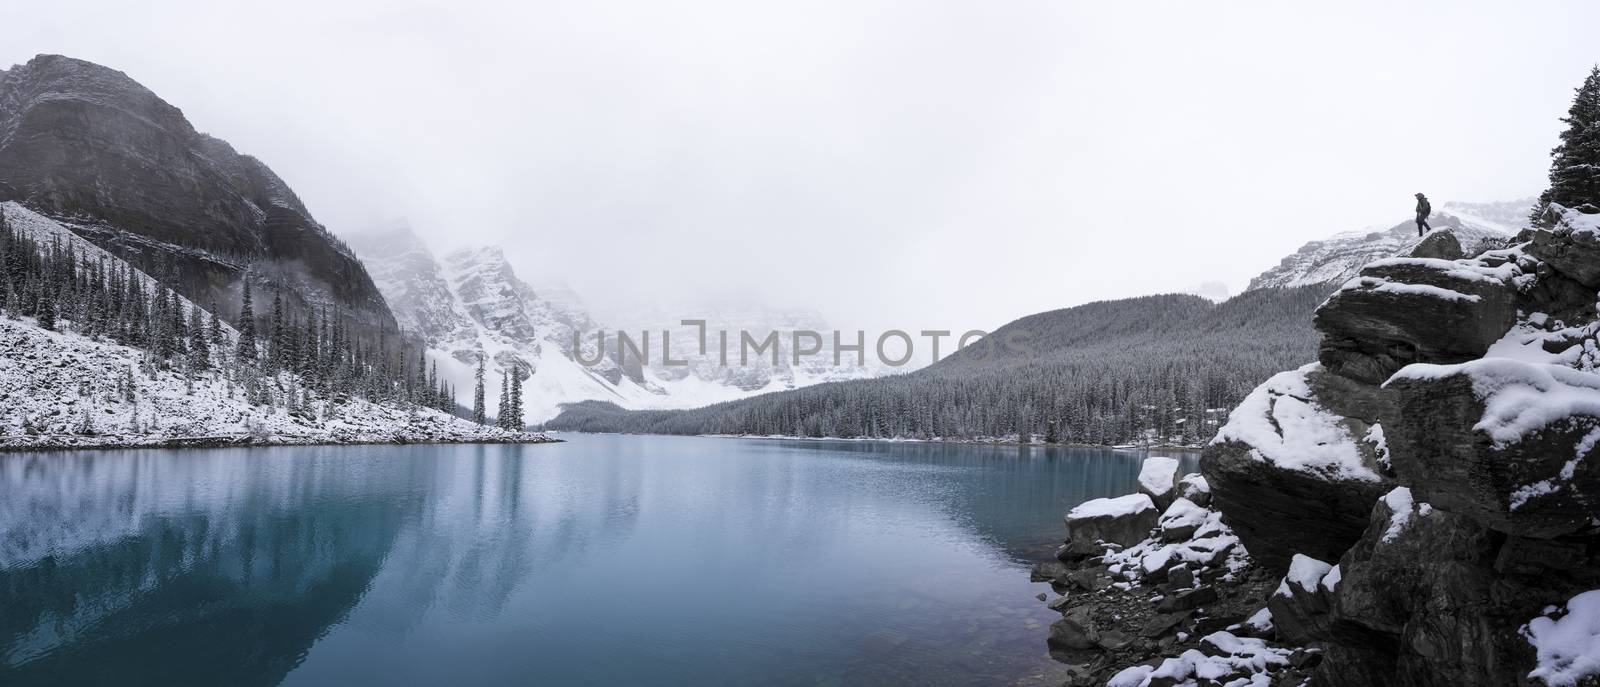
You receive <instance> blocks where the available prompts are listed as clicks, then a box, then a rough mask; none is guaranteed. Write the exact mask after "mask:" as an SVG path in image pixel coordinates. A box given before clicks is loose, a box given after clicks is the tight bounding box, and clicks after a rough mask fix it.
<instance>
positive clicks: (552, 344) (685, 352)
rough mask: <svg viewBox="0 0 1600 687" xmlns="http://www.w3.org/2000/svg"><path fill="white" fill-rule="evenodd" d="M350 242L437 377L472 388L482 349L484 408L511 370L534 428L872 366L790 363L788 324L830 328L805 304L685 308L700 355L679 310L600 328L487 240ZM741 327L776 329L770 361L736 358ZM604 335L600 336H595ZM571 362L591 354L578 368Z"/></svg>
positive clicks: (841, 375) (387, 236) (396, 235)
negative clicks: (580, 411)
mask: <svg viewBox="0 0 1600 687" xmlns="http://www.w3.org/2000/svg"><path fill="white" fill-rule="evenodd" d="M351 243H352V245H353V246H354V247H355V249H356V251H357V253H358V254H359V255H360V256H361V258H362V260H363V261H364V262H365V263H366V265H367V268H368V270H369V271H370V272H371V274H372V275H373V278H374V280H375V281H376V283H377V284H378V288H379V289H380V290H381V291H382V292H383V294H384V296H385V298H386V299H387V300H388V302H389V305H390V307H391V308H392V309H393V310H394V312H395V317H396V319H397V320H398V321H399V323H400V326H401V329H402V331H405V332H407V333H408V334H411V335H413V336H416V337H417V338H418V339H420V340H422V341H423V342H425V343H426V345H427V347H428V351H429V357H430V358H431V359H433V360H434V361H436V362H437V363H438V365H439V377H440V378H441V379H444V380H448V381H449V382H451V383H453V384H454V385H455V386H456V388H458V389H472V388H473V387H474V385H475V383H476V382H475V379H474V378H475V375H476V371H477V364H478V359H479V356H480V355H482V356H484V360H485V372H486V375H485V377H486V379H487V380H488V381H487V382H486V383H485V396H486V399H487V400H486V406H487V407H489V408H495V407H498V403H499V396H500V388H499V382H498V380H499V379H500V378H501V376H502V374H503V373H505V372H507V371H510V370H516V371H518V373H519V374H522V375H524V376H525V380H526V381H524V382H523V407H524V408H525V409H526V419H527V421H528V422H530V423H534V424H537V423H540V422H543V421H545V420H548V419H550V418H553V417H555V416H556V415H557V414H558V413H559V412H560V410H561V405H562V404H565V403H574V402H578V401H608V402H611V403H614V404H616V405H618V406H620V407H623V408H629V409H672V408H694V407H700V406H704V405H709V404H712V403H718V402H722V401H729V400H734V399H738V398H744V397H747V396H751V395H754V394H758V393H764V392H767V391H778V390H783V389H792V388H796V387H799V386H806V385H810V384H816V383H819V382H824V381H832V380H837V379H850V378H859V377H864V376H871V375H873V374H876V373H877V368H872V367H856V366H853V365H844V366H840V367H838V368H835V367H834V366H833V365H832V358H831V356H828V355H818V356H809V357H806V358H804V359H803V360H802V362H801V364H799V365H795V364H793V362H792V356H791V352H792V350H791V346H790V344H789V338H788V336H787V333H788V332H790V331H792V330H794V329H812V330H816V331H828V326H827V323H826V322H825V321H824V320H823V319H822V318H821V317H820V316H818V315H816V314H815V313H811V312H806V311H772V310H768V309H762V308H759V307H754V306H749V305H739V306H731V305H726V304H724V305H719V306H712V307H701V308H695V309H690V310H685V311H684V312H692V313H693V314H694V315H695V316H696V317H699V318H703V319H705V320H706V322H707V325H706V326H707V329H708V332H707V338H708V339H709V341H708V346H707V349H706V351H705V352H704V353H702V352H701V351H700V346H699V334H700V330H699V328H698V327H695V326H687V325H683V324H682V323H681V320H682V319H683V316H682V315H675V316H667V315H665V314H663V313H662V312H660V311H641V312H634V313H629V314H627V315H625V316H624V319H625V323H623V324H620V325H617V326H612V325H607V324H604V323H602V322H600V321H598V320H597V318H595V317H594V316H593V315H592V314H591V313H590V311H589V309H588V307H587V306H586V305H585V304H584V301H583V299H582V297H581V296H579V294H577V293H576V292H574V291H573V290H572V289H570V288H568V287H566V286H565V285H562V284H541V285H540V286H539V287H537V288H535V287H533V286H531V285H530V284H529V283H528V282H527V281H525V280H524V279H522V278H521V277H520V276H519V275H518V274H517V273H516V270H515V269H513V268H512V266H511V264H510V262H509V261H507V259H506V256H505V254H504V252H503V251H502V250H501V249H499V248H497V247H492V246H490V247H482V248H474V249H463V250H457V251H454V252H451V253H448V254H446V255H444V256H442V257H437V256H435V255H434V254H433V253H432V252H431V251H430V250H429V249H428V248H427V246H426V245H425V244H424V243H423V242H422V241H421V240H420V239H418V238H417V236H416V235H415V234H414V233H413V232H412V231H411V230H410V228H409V227H407V226H406V225H404V224H403V223H397V224H394V225H391V226H388V227H384V228H382V229H379V230H376V231H373V232H370V233H367V234H364V235H360V236H356V237H354V238H353V239H352V241H351ZM663 330H665V331H667V332H668V335H667V336H668V337H669V339H670V341H671V342H672V343H671V345H672V348H671V355H672V358H673V359H674V361H677V360H679V359H682V360H684V361H686V363H687V364H686V365H683V366H678V365H664V364H663V362H662V352H663V351H662V348H661V346H662V344H661V340H662V339H661V333H662V331H663ZM718 331H727V332H729V333H730V336H731V337H733V338H732V340H731V343H730V355H729V357H730V364H727V365H724V364H722V362H721V360H720V353H719V349H718V344H717V336H718ZM740 331H747V332H750V333H751V335H752V336H755V337H757V338H758V339H759V338H764V337H765V336H766V335H767V334H769V333H771V332H775V331H776V332H779V333H780V336H779V341H780V345H779V348H780V354H779V362H778V364H777V365H773V364H772V361H771V358H770V354H768V356H767V357H764V358H763V359H762V360H760V361H757V360H751V361H749V364H748V365H740V364H738V348H737V346H738V336H739V332H740ZM602 332H603V333H604V336H605V339H604V343H603V344H601V343H600V341H599V339H598V337H597V335H598V334H599V333H602ZM619 332H623V333H626V335H627V336H629V338H630V339H631V340H632V341H634V342H635V343H638V342H639V341H640V340H641V339H642V338H644V337H645V336H646V333H647V332H648V338H649V340H650V341H649V348H648V349H647V350H646V351H645V352H646V353H647V358H648V362H645V363H641V361H640V360H639V357H638V356H637V355H635V354H634V353H633V352H632V349H626V351H625V352H624V353H623V354H620V355H619V344H618V338H617V337H618V333H619ZM575 342H577V343H576V344H575ZM580 360H581V361H591V362H592V361H598V362H595V363H594V364H592V365H585V364H583V363H582V362H580ZM619 361H621V362H620V364H619Z"/></svg>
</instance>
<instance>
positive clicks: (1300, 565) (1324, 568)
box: [1267, 554, 1339, 644]
mask: <svg viewBox="0 0 1600 687" xmlns="http://www.w3.org/2000/svg"><path fill="white" fill-rule="evenodd" d="M1333 570H1335V568H1334V566H1331V565H1329V564H1327V563H1324V562H1322V561H1319V560H1317V559H1315V558H1311V557H1309V556H1302V555H1299V554H1296V555H1295V557H1294V559H1293V560H1291V561H1290V563H1289V572H1288V573H1286V574H1285V575H1284V576H1283V582H1282V583H1280V584H1279V585H1278V589H1277V590H1276V591H1274V592H1273V593H1272V596H1270V597H1267V609H1268V610H1269V611H1270V612H1271V614H1272V619H1273V625H1274V627H1275V628H1276V632H1277V638H1278V640H1279V641H1285V642H1291V643H1294V644H1310V643H1312V642H1315V641H1318V640H1320V639H1322V638H1324V637H1326V636H1327V633H1328V623H1329V617H1328V609H1329V602H1330V600H1331V598H1332V593H1331V591H1332V589H1331V588H1332V587H1334V586H1336V584H1337V580H1338V579H1339V578H1338V575H1337V574H1336V573H1334V572H1333ZM1330 575H1333V576H1334V581H1335V582H1334V584H1329V585H1324V584H1323V580H1324V579H1326V578H1327V577H1328V576H1330Z"/></svg>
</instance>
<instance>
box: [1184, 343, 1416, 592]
mask: <svg viewBox="0 0 1600 687" xmlns="http://www.w3.org/2000/svg"><path fill="white" fill-rule="evenodd" d="M1352 384H1353V382H1350V381H1349V380H1345V379H1343V378H1339V377H1336V376H1333V375H1330V374H1328V373H1327V372H1325V371H1324V370H1323V369H1322V367H1321V366H1320V365H1318V364H1311V365H1307V366H1305V367H1302V368H1300V369H1298V370H1293V371H1289V372H1283V373H1280V374H1277V375H1274V376H1273V377H1272V378H1271V379H1268V380H1267V381H1266V382H1264V383H1262V384H1261V385H1260V386H1258V387H1257V388H1256V389H1255V390H1254V391H1252V392H1251V393H1250V394H1249V395H1248V396H1246V398H1245V400H1244V401H1243V402H1242V403H1241V404H1240V405H1239V407H1238V408H1236V409H1234V411H1233V413H1232V414H1230V415H1229V416H1228V422H1227V424H1225V425H1223V427H1222V429H1221V430H1220V431H1219V432H1218V433H1217V436H1216V438H1215V439H1214V440H1213V441H1212V442H1211V445H1210V446H1208V447H1207V448H1206V451H1205V455H1204V456H1202V457H1201V460H1200V468H1201V470H1202V472H1203V473H1204V475H1205V479H1206V481H1207V484H1208V486H1209V487H1210V488H1211V506H1212V507H1213V508H1217V509H1219V510H1221V511H1223V512H1225V513H1227V515H1228V518H1229V525H1231V526H1232V527H1233V529H1234V530H1235V531H1236V532H1238V534H1239V537H1240V539H1241V540H1242V541H1243V543H1244V545H1245V546H1246V547H1248V548H1249V549H1250V552H1251V554H1252V555H1254V556H1256V557H1257V559H1258V560H1260V561H1262V562H1263V563H1264V564H1266V565H1267V566H1268V567H1271V568H1274V569H1278V570H1283V569H1285V568H1286V567H1287V566H1288V564H1289V559H1290V557H1291V556H1293V555H1294V554H1295V553H1305V554H1307V555H1311V556H1313V557H1316V558H1322V559H1333V558H1337V557H1338V556H1339V554H1340V553H1341V552H1343V551H1344V549H1345V548H1348V547H1349V546H1350V544H1353V543H1354V542H1355V541H1356V540H1357V539H1359V538H1360V537H1361V532H1362V531H1363V530H1364V529H1365V528H1366V524H1367V516H1368V514H1370V513H1371V511H1372V502H1373V501H1375V500H1377V498H1378V497H1379V496H1381V495H1382V494H1383V493H1384V492H1386V491H1388V490H1389V488H1391V487H1392V486H1393V484H1392V482H1391V481H1390V480H1389V478H1388V477H1386V476H1384V475H1383V474H1381V473H1379V472H1378V461H1377V455H1378V454H1377V445H1376V444H1375V443H1374V442H1372V441H1371V440H1370V437H1371V432H1370V428H1369V426H1368V421H1369V420H1370V421H1376V416H1377V415H1378V413H1379V412H1380V411H1381V406H1382V405H1383V404H1384V401H1383V400H1382V399H1374V398H1370V397H1372V396H1373V395H1374V394H1372V393H1370V392H1367V391H1364V390H1361V389H1356V390H1350V389H1348V388H1347V387H1349V386H1351V385H1352ZM1330 406H1333V407H1338V408H1340V411H1335V410H1333V409H1332V407H1330ZM1349 414H1356V415H1359V416H1361V417H1367V418H1368V420H1363V419H1360V418H1359V417H1350V416H1349Z"/></svg>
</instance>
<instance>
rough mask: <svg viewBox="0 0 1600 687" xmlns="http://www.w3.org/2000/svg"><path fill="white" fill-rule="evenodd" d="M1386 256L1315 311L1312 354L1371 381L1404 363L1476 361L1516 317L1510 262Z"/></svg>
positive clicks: (1513, 273) (1332, 368) (1331, 368)
mask: <svg viewBox="0 0 1600 687" xmlns="http://www.w3.org/2000/svg"><path fill="white" fill-rule="evenodd" d="M1494 262H1497V261H1486V260H1438V259H1432V258H1391V259H1388V260H1379V261H1377V262H1373V263H1371V264H1369V265H1367V266H1366V267H1365V268H1362V270H1361V273H1360V274H1359V275H1358V276H1356V278H1354V279H1351V280H1350V281H1349V282H1346V283H1345V284H1344V286H1342V287H1340V289H1339V291H1337V292H1335V293H1334V294H1333V295H1332V296H1330V297H1329V298H1328V300H1327V302H1325V303H1323V304H1322V305H1321V306H1319V307H1318V308H1317V312H1316V315H1315V319H1314V323H1315V325H1316V327H1317V329H1318V330H1320V331H1321V332H1322V333H1323V339H1322V345H1321V347H1320V349H1319V350H1318V353H1317V358H1318V360H1319V361H1321V362H1322V364H1323V365H1324V366H1325V367H1326V368H1327V369H1328V370H1329V371H1331V372H1334V373H1336V374H1340V375H1344V376H1346V377H1350V378H1352V379H1357V380H1361V381H1363V382H1367V383H1369V384H1378V383H1381V382H1383V380H1385V379H1387V378H1388V377H1389V375H1391V374H1393V373H1394V372H1395V371H1396V370H1399V369H1400V368H1402V367H1404V366H1406V365H1408V364H1411V363H1419V362H1420V363H1457V362H1463V361H1466V360H1471V359H1473V358H1477V357H1479V356H1481V355H1483V354H1484V352H1485V351H1487V350H1488V349H1489V346H1490V344H1493V343H1494V342H1495V341H1497V340H1499V338H1500V337H1501V336H1502V335H1504V334H1505V333H1506V330H1508V329H1510V328H1511V325H1512V323H1513V322H1514V321H1515V319H1516V314H1517V309H1516V304H1515V297H1516V285H1515V284H1514V283H1513V280H1514V279H1515V278H1516V277H1517V276H1519V275H1520V274H1521V269H1520V268H1519V267H1518V266H1517V264H1516V263H1515V262H1502V263H1499V264H1494Z"/></svg>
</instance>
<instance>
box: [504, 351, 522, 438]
mask: <svg viewBox="0 0 1600 687" xmlns="http://www.w3.org/2000/svg"><path fill="white" fill-rule="evenodd" d="M507 405H508V406H509V407H510V411H511V420H510V421H509V422H507V423H506V429H509V430H511V431H513V432H520V431H522V428H523V425H524V423H523V422H522V373H521V372H520V371H518V370H517V369H516V368H515V367H513V368H511V401H510V403H508V404H507Z"/></svg>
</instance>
